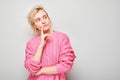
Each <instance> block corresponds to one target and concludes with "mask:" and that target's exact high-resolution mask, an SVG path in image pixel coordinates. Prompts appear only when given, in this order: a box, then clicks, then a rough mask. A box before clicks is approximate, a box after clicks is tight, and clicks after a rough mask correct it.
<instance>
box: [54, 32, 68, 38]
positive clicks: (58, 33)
mask: <svg viewBox="0 0 120 80" xmlns="http://www.w3.org/2000/svg"><path fill="white" fill-rule="evenodd" d="M55 33H56V34H57V35H58V36H60V37H68V35H67V34H66V33H64V32H60V31H55Z"/></svg>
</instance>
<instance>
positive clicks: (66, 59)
mask: <svg viewBox="0 0 120 80" xmlns="http://www.w3.org/2000/svg"><path fill="white" fill-rule="evenodd" d="M60 44H61V52H60V56H59V63H58V64H56V65H53V66H48V67H43V68H41V69H40V70H39V71H38V72H37V73H36V74H35V75H40V74H59V73H65V72H68V71H70V70H71V68H72V65H73V61H74V59H75V57H76V56H75V54H74V51H73V49H72V47H71V45H70V41H69V38H68V37H67V36H65V37H64V38H63V39H62V40H61V43H60Z"/></svg>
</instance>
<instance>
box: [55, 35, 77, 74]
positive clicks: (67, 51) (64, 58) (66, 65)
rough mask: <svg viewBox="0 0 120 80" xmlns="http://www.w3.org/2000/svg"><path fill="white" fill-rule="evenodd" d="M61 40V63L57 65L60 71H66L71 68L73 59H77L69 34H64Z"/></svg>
mask: <svg viewBox="0 0 120 80" xmlns="http://www.w3.org/2000/svg"><path fill="white" fill-rule="evenodd" d="M61 40H62V41H61V42H60V48H61V51H60V57H59V63H58V64H57V65H56V67H57V71H58V73H65V72H68V71H70V70H71V68H72V65H73V61H74V59H75V57H76V56H75V54H74V51H73V49H72V47H71V44H70V41H69V38H68V37H67V35H65V36H63V38H62V39H61Z"/></svg>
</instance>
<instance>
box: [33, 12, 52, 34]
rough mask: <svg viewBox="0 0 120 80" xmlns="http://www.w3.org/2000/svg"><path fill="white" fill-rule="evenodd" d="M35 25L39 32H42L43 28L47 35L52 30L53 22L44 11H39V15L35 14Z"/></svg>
mask: <svg viewBox="0 0 120 80" xmlns="http://www.w3.org/2000/svg"><path fill="white" fill-rule="evenodd" d="M34 23H35V25H36V28H37V29H39V31H40V30H41V28H43V31H44V32H45V33H47V32H48V31H49V30H50V27H51V21H50V18H49V17H48V15H47V14H46V12H45V11H44V10H39V11H38V13H36V14H35V16H34Z"/></svg>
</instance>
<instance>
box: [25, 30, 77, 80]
mask: <svg viewBox="0 0 120 80" xmlns="http://www.w3.org/2000/svg"><path fill="white" fill-rule="evenodd" d="M39 44H40V36H39V35H37V36H35V37H34V38H32V39H31V40H29V41H28V43H27V45H26V54H25V62H24V65H25V68H26V69H27V70H28V71H29V72H30V75H29V77H28V79H27V80H65V79H66V78H65V73H66V72H68V71H70V69H71V68H72V65H73V61H74V59H75V57H76V56H75V54H74V51H73V49H72V47H71V44H70V41H69V38H68V36H67V35H66V34H64V33H62V32H56V31H55V32H54V33H53V34H52V36H51V37H49V38H48V40H47V43H46V45H45V47H44V50H43V53H42V58H41V60H40V61H39V62H37V61H33V60H31V58H32V57H33V56H34V54H35V53H36V50H37V48H38V46H39ZM53 65H55V66H56V68H57V71H58V74H42V75H39V76H32V73H34V72H37V71H38V70H40V69H41V67H46V66H53Z"/></svg>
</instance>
